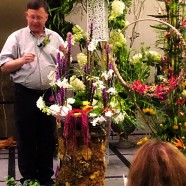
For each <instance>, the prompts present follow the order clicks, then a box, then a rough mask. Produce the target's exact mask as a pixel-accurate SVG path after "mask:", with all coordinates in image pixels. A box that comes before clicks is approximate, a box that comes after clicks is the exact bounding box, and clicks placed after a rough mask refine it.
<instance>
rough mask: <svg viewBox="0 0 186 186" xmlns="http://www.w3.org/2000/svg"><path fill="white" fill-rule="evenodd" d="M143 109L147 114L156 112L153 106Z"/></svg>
mask: <svg viewBox="0 0 186 186" xmlns="http://www.w3.org/2000/svg"><path fill="white" fill-rule="evenodd" d="M142 111H143V112H144V113H145V114H150V115H155V114H156V111H155V110H154V109H152V108H145V109H142Z"/></svg>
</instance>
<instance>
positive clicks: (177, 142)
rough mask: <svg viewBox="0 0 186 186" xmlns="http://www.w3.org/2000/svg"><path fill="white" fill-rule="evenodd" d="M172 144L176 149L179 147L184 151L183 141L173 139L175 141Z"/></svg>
mask: <svg viewBox="0 0 186 186" xmlns="http://www.w3.org/2000/svg"><path fill="white" fill-rule="evenodd" d="M173 144H174V145H175V146H176V147H181V148H183V149H185V145H184V143H183V140H182V139H181V138H179V139H178V138H175V141H174V142H173Z"/></svg>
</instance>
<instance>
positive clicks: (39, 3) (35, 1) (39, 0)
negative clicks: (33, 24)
mask: <svg viewBox="0 0 186 186" xmlns="http://www.w3.org/2000/svg"><path fill="white" fill-rule="evenodd" d="M41 7H43V8H44V9H45V11H46V12H47V13H48V4H47V2H46V1H45V0H31V1H29V2H28V3H27V10H28V9H34V10H38V9H39V8H41Z"/></svg>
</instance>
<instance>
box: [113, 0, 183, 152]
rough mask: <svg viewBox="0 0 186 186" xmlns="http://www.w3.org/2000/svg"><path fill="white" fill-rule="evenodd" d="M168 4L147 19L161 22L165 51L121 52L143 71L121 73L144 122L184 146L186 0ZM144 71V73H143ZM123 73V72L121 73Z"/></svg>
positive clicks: (159, 42)
mask: <svg viewBox="0 0 186 186" xmlns="http://www.w3.org/2000/svg"><path fill="white" fill-rule="evenodd" d="M164 4H165V9H162V10H164V13H162V15H158V16H155V17H157V18H161V19H154V18H149V19H148V18H147V19H146V20H155V21H157V22H159V24H157V25H155V26H154V25H153V26H152V27H154V28H155V29H156V30H157V34H158V36H159V39H158V40H157V47H158V48H161V49H162V50H163V55H162V54H161V55H160V54H159V53H157V52H153V51H150V50H149V48H146V47H144V46H142V48H141V52H140V53H137V54H136V55H134V56H133V57H132V58H131V60H130V58H129V57H128V56H127V57H125V58H124V57H123V56H125V55H121V56H122V57H121V58H123V59H122V60H123V62H124V63H122V64H125V66H126V64H127V65H129V66H128V67H130V68H131V67H132V68H131V69H132V70H134V71H133V72H134V73H135V72H139V73H137V76H138V77H137V76H134V79H129V77H131V76H128V74H127V73H126V76H121V77H120V76H118V77H119V79H120V80H121V82H122V84H123V87H125V89H126V90H127V92H128V93H130V95H131V98H132V99H133V100H134V103H135V107H136V108H137V110H138V113H140V115H141V116H142V118H143V119H142V120H143V123H145V124H146V125H148V127H149V128H150V131H151V134H152V136H153V137H157V138H159V139H161V140H164V141H170V142H172V143H174V144H175V145H176V146H178V147H179V148H180V149H182V150H183V149H185V137H186V125H185V124H186V122H185V121H186V120H185V119H186V117H185V111H186V110H185V108H186V107H185V66H186V64H185V47H186V46H185V40H184V39H185V31H186V30H185V28H186V25H185V11H184V9H185V1H176V0H170V1H166V0H165V1H164ZM159 13H160V12H159ZM138 21H145V19H144V20H137V22H138ZM130 54H131V53H130ZM129 61H131V62H133V64H134V63H135V66H136V67H137V66H144V68H143V69H146V71H145V72H144V71H141V73H140V71H139V70H138V69H135V66H134V67H133V66H132V65H131V64H130V63H128V62H129ZM152 67H154V68H155V73H154V74H153V77H154V81H148V79H147V77H150V76H151V77H152V74H150V69H151V68H152ZM130 68H128V69H130ZM118 69H119V68H118ZM126 69H127V68H126ZM139 69H140V70H141V68H139ZM115 70H116V71H117V69H115ZM126 71H128V70H126ZM142 72H144V76H141V75H142ZM123 74H124V73H121V72H120V75H123Z"/></svg>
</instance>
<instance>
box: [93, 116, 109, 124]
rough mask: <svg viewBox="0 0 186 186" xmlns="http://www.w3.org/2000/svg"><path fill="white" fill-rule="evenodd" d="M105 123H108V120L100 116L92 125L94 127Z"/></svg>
mask: <svg viewBox="0 0 186 186" xmlns="http://www.w3.org/2000/svg"><path fill="white" fill-rule="evenodd" d="M104 121H106V119H105V118H104V117H103V116H99V117H97V118H95V119H94V120H93V121H92V122H91V123H92V126H96V125H99V124H101V123H103V122H104Z"/></svg>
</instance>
